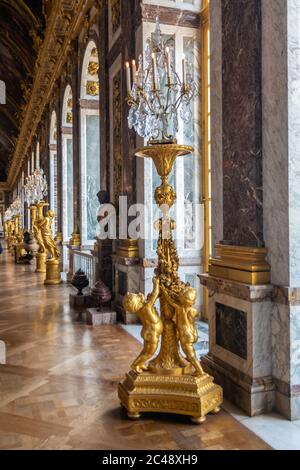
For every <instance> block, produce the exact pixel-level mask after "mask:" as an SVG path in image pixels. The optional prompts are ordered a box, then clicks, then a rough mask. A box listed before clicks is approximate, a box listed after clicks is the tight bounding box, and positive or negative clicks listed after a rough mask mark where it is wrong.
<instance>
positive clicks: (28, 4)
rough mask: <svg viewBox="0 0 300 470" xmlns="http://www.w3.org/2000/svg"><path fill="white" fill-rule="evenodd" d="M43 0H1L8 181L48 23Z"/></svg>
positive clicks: (1, 172)
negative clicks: (9, 168)
mask: <svg viewBox="0 0 300 470" xmlns="http://www.w3.org/2000/svg"><path fill="white" fill-rule="evenodd" d="M44 3H46V2H43V1H42V0H0V80H3V81H4V82H5V84H6V104H0V182H2V181H6V174H7V169H8V164H9V160H10V158H11V157H12V155H13V151H14V146H15V142H16V139H17V137H18V133H19V128H20V124H21V120H22V112H23V111H24V108H25V106H26V103H27V101H28V99H29V97H30V89H31V85H32V81H33V74H34V68H35V62H36V58H37V52H38V48H39V44H40V41H41V38H42V35H43V30H44V27H45V19H44V14H43V11H44Z"/></svg>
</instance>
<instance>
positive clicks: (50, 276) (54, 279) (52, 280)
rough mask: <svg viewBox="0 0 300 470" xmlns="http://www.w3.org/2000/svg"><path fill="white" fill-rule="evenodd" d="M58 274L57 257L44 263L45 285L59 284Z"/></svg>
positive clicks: (58, 261) (58, 263)
mask: <svg viewBox="0 0 300 470" xmlns="http://www.w3.org/2000/svg"><path fill="white" fill-rule="evenodd" d="M61 282H62V280H61V276H60V260H59V259H57V260H56V259H54V260H52V259H49V260H48V261H47V263H46V280H45V284H46V285H57V284H61Z"/></svg>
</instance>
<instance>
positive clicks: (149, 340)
mask: <svg viewBox="0 0 300 470" xmlns="http://www.w3.org/2000/svg"><path fill="white" fill-rule="evenodd" d="M158 296H159V279H158V278H157V277H154V278H153V291H152V292H151V294H149V295H148V297H147V299H146V301H145V297H144V294H126V295H125V297H124V300H123V306H124V308H125V310H126V311H128V312H130V313H136V314H137V315H138V316H139V318H140V320H141V322H142V324H143V328H142V332H141V336H142V338H143V340H144V347H143V350H142V352H141V353H140V354H139V356H138V357H137V358H136V359H135V361H134V362H133V364H132V366H131V367H132V368H133V369H134V370H135V371H136V372H138V373H141V372H142V371H144V370H147V369H148V367H147V366H146V364H145V363H146V362H147V361H148V360H149V359H151V357H152V356H153V355H154V354H155V352H156V350H157V348H158V343H159V338H160V336H161V334H162V331H163V323H162V320H161V318H160V316H159V315H158V313H157V311H156V308H155V306H154V304H155V302H156V300H157V298H158Z"/></svg>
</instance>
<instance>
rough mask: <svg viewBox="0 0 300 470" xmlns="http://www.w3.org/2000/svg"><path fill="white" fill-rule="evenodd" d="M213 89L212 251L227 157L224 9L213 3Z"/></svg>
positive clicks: (216, 240)
mask: <svg viewBox="0 0 300 470" xmlns="http://www.w3.org/2000/svg"><path fill="white" fill-rule="evenodd" d="M209 17H210V18H209V24H210V39H211V41H210V83H211V89H212V90H213V91H214V92H213V93H212V94H211V158H212V161H211V192H212V197H211V220H212V226H213V228H214V229H213V232H212V248H213V250H214V247H215V245H216V244H217V243H219V241H220V240H222V238H223V154H222V10H221V0H213V1H212V2H211V3H210V11H209Z"/></svg>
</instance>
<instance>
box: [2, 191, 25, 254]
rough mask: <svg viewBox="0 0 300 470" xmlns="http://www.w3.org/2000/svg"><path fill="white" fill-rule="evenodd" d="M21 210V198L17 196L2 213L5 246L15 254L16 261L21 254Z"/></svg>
mask: <svg viewBox="0 0 300 470" xmlns="http://www.w3.org/2000/svg"><path fill="white" fill-rule="evenodd" d="M21 212H22V204H21V200H20V198H19V197H17V198H16V199H15V200H14V201H13V203H12V204H11V205H10V206H9V208H8V209H7V210H6V212H5V214H4V222H5V236H6V240H7V247H8V249H9V251H10V252H11V253H12V254H13V255H14V256H15V261H16V262H18V260H19V258H20V256H21V255H22V246H21V245H22V243H23V229H22V227H21Z"/></svg>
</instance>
